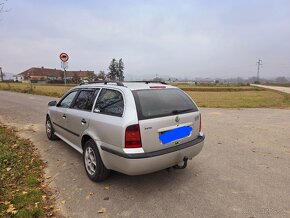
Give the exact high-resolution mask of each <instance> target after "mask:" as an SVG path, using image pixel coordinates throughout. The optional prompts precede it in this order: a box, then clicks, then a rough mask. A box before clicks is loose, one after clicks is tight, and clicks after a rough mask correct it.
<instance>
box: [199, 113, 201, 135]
mask: <svg viewBox="0 0 290 218" xmlns="http://www.w3.org/2000/svg"><path fill="white" fill-rule="evenodd" d="M199 132H201V114H200V115H199Z"/></svg>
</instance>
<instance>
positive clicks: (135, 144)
mask: <svg viewBox="0 0 290 218" xmlns="http://www.w3.org/2000/svg"><path fill="white" fill-rule="evenodd" d="M141 147H142V142H141V134H140V127H139V124H135V125H131V126H128V127H127V128H126V132H125V148H141Z"/></svg>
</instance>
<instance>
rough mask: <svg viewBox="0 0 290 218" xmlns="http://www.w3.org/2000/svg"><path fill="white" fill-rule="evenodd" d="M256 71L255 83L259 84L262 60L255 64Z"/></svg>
mask: <svg viewBox="0 0 290 218" xmlns="http://www.w3.org/2000/svg"><path fill="white" fill-rule="evenodd" d="M257 65H258V70H257V81H258V82H260V67H262V60H261V59H259V60H258V62H257Z"/></svg>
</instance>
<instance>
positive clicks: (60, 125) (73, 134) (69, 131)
mask: <svg viewBox="0 0 290 218" xmlns="http://www.w3.org/2000/svg"><path fill="white" fill-rule="evenodd" d="M53 124H54V125H56V126H58V127H59V128H62V129H64V130H65V131H67V132H69V133H71V134H73V135H75V136H77V137H80V135H79V134H77V133H75V132H73V131H70V130H69V129H67V128H64V127H62V126H61V125H58V124H57V123H55V122H53Z"/></svg>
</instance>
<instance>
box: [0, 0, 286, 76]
mask: <svg viewBox="0 0 290 218" xmlns="http://www.w3.org/2000/svg"><path fill="white" fill-rule="evenodd" d="M0 1H2V0H0ZM6 8H8V9H11V10H10V12H9V13H4V14H1V15H0V66H2V68H3V70H4V72H9V73H13V74H17V73H20V72H22V71H24V70H26V69H28V68H30V67H32V66H36V67H41V66H44V67H49V68H60V60H59V57H58V56H59V54H60V53H61V52H67V53H68V54H69V56H70V60H69V69H70V70H80V69H81V70H94V71H95V72H98V71H100V70H105V71H107V69H108V65H109V62H110V61H111V59H112V58H118V59H119V58H123V60H124V63H125V76H126V77H127V79H139V78H146V77H150V76H153V75H156V74H158V75H159V76H164V75H167V76H171V77H183V78H185V77H187V78H188V79H191V78H195V77H204V78H205V77H212V78H217V77H237V76H241V77H250V76H255V75H256V69H257V66H256V62H257V61H258V59H259V58H261V59H262V60H263V68H262V70H261V76H262V77H268V78H269V77H276V76H287V77H290V1H288V0H284V1H283V0H260V1H258V0H257V1H255V0H232V1H230V0H229V1H226V0H223V1H216V0H212V1H210V0H199V1H194V0H180V1H177V0H175V1H171V0H163V1H161V0H154V1H153V0H152V1H150V0H148V1H146V0H143V1H138V0H132V1H127V0H122V1H121V0H115V1H111V0H106V1H96V0H84V1H81V0H80V1H69V0H62V1H59V0H58V1H56V0H46V1H44V0H41V1H39V0H25V1H20V0H8V2H7V3H6ZM132 75H135V77H133V76H132Z"/></svg>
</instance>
